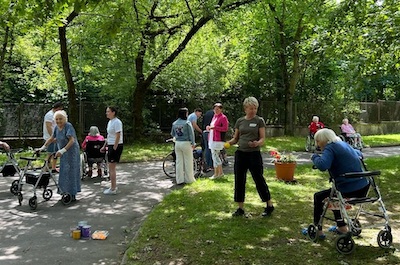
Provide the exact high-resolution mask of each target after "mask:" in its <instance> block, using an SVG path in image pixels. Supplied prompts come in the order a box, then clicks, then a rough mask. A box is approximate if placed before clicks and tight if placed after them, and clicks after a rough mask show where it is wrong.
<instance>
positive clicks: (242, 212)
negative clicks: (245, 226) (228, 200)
mask: <svg viewBox="0 0 400 265" xmlns="http://www.w3.org/2000/svg"><path fill="white" fill-rule="evenodd" d="M243 215H244V210H243V209H242V208H237V209H236V212H234V213H233V214H232V216H233V217H237V216H243Z"/></svg>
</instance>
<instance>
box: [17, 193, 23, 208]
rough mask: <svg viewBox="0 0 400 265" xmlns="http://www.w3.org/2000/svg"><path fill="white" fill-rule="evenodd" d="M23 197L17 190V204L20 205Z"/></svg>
mask: <svg viewBox="0 0 400 265" xmlns="http://www.w3.org/2000/svg"><path fill="white" fill-rule="evenodd" d="M23 199H24V197H23V196H22V193H21V192H18V203H19V206H21V204H22V201H23Z"/></svg>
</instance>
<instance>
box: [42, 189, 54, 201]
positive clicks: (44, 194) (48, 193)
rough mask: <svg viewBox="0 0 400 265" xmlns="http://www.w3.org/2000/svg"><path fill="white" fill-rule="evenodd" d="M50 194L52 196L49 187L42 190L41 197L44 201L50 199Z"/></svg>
mask: <svg viewBox="0 0 400 265" xmlns="http://www.w3.org/2000/svg"><path fill="white" fill-rule="evenodd" d="M52 196H53V191H52V190H51V189H45V190H44V191H43V199H45V200H46V201H48V200H50V199H51V197H52Z"/></svg>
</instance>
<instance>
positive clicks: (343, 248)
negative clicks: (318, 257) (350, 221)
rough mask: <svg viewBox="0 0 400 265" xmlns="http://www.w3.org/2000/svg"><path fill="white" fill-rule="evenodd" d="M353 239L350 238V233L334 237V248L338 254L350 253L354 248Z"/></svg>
mask: <svg viewBox="0 0 400 265" xmlns="http://www.w3.org/2000/svg"><path fill="white" fill-rule="evenodd" d="M354 246H355V244H354V240H353V238H351V234H349V233H347V234H344V235H340V236H338V238H337V239H336V250H337V251H338V252H339V253H340V254H350V253H351V252H353V250H354Z"/></svg>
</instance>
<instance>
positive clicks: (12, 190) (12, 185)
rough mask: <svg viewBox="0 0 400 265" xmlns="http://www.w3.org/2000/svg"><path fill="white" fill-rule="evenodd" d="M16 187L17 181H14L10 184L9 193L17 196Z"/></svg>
mask: <svg viewBox="0 0 400 265" xmlns="http://www.w3.org/2000/svg"><path fill="white" fill-rule="evenodd" d="M18 185H19V180H14V181H13V182H12V184H11V187H10V192H11V193H12V194H14V195H17V194H18Z"/></svg>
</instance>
